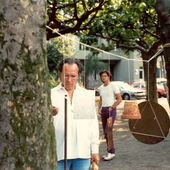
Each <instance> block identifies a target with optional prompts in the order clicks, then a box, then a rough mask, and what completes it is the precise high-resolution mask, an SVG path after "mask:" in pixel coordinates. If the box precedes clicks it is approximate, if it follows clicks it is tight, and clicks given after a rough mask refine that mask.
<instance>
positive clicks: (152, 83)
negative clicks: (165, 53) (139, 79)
mask: <svg viewBox="0 0 170 170" xmlns="http://www.w3.org/2000/svg"><path fill="white" fill-rule="evenodd" d="M151 57H152V55H149V53H148V54H144V53H142V58H143V59H144V60H149V59H150V58H151ZM156 62H157V58H154V59H152V60H150V62H149V63H148V62H143V66H144V75H145V76H144V77H145V81H146V92H147V95H146V99H147V100H149V101H152V102H156V103H157V102H158V93H157V86H156Z"/></svg>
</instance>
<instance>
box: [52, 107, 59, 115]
mask: <svg viewBox="0 0 170 170" xmlns="http://www.w3.org/2000/svg"><path fill="white" fill-rule="evenodd" d="M58 110H59V109H58V107H53V116H55V115H57V114H58Z"/></svg>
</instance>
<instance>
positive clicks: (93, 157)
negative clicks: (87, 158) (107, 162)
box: [91, 153, 100, 165]
mask: <svg viewBox="0 0 170 170" xmlns="http://www.w3.org/2000/svg"><path fill="white" fill-rule="evenodd" d="M92 162H95V163H96V165H99V162H100V156H99V154H98V153H93V154H92V155H91V163H92Z"/></svg>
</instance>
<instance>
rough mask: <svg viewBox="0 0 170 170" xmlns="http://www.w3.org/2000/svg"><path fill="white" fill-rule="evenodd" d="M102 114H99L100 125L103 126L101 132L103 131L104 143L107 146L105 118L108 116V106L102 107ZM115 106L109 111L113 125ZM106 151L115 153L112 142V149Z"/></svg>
mask: <svg viewBox="0 0 170 170" xmlns="http://www.w3.org/2000/svg"><path fill="white" fill-rule="evenodd" d="M101 112H102V115H101V119H102V126H103V133H104V137H105V139H106V143H107V146H108V138H107V119H108V118H109V107H102V110H101ZM116 114H117V112H116V108H114V109H113V110H112V111H111V112H110V117H112V124H113V125H114V122H115V119H116ZM108 153H115V148H114V144H113V149H112V150H108Z"/></svg>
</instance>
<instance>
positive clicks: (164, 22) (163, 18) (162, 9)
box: [155, 0, 170, 106]
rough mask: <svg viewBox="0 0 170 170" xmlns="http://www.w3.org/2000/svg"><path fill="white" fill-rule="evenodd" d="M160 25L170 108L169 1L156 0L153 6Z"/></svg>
mask: <svg viewBox="0 0 170 170" xmlns="http://www.w3.org/2000/svg"><path fill="white" fill-rule="evenodd" d="M155 9H156V12H157V14H158V19H159V22H160V25H161V39H162V43H163V45H164V49H163V54H164V57H165V68H166V73H167V86H168V94H167V96H168V103H169V106H170V13H169V11H170V0H157V1H156V5H155Z"/></svg>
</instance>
